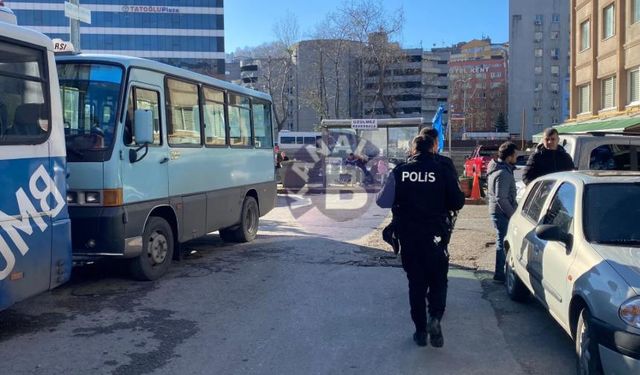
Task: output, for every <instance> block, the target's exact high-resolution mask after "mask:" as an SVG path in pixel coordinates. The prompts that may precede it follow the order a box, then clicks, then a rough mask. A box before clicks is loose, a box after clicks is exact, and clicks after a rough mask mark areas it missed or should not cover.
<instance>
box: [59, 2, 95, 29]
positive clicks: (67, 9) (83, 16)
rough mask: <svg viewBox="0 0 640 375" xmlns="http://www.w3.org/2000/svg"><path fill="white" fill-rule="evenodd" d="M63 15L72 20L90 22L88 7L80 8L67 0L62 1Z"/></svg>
mask: <svg viewBox="0 0 640 375" xmlns="http://www.w3.org/2000/svg"><path fill="white" fill-rule="evenodd" d="M64 15H65V16H66V17H69V18H71V19H73V20H78V21H80V22H84V23H88V24H91V11H90V10H89V9H88V8H81V7H79V6H77V5H75V4H72V3H70V2H68V1H65V2H64Z"/></svg>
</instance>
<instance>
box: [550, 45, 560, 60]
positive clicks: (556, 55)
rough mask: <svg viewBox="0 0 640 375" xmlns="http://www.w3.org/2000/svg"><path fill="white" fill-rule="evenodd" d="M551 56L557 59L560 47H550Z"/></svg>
mask: <svg viewBox="0 0 640 375" xmlns="http://www.w3.org/2000/svg"><path fill="white" fill-rule="evenodd" d="M549 54H550V55H551V58H552V59H554V60H558V59H559V58H560V49H559V48H551V50H550V51H549Z"/></svg>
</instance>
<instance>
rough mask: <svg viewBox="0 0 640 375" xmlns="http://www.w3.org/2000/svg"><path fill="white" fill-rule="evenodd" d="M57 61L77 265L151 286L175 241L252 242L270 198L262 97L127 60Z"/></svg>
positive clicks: (269, 136) (267, 125) (267, 108)
mask: <svg viewBox="0 0 640 375" xmlns="http://www.w3.org/2000/svg"><path fill="white" fill-rule="evenodd" d="M57 64H58V65H57V67H58V75H59V80H60V90H61V91H60V92H61V99H62V108H63V109H62V111H63V117H64V130H65V135H66V146H67V154H68V155H67V157H68V160H67V161H68V170H69V177H68V182H69V190H68V193H67V203H68V206H69V215H70V217H71V223H72V235H73V239H72V243H73V254H74V258H75V259H78V260H80V259H84V260H86V259H87V258H88V259H95V258H97V257H111V258H120V259H126V260H127V262H128V263H129V267H130V270H131V272H132V275H133V276H134V277H135V278H137V279H141V280H155V279H157V278H158V277H160V276H162V275H163V274H164V273H165V272H167V269H168V267H169V265H170V263H171V260H172V259H174V258H176V257H179V254H180V251H179V248H180V244H181V243H184V242H186V241H189V240H191V239H194V238H197V237H200V236H203V235H205V234H207V233H209V232H212V231H216V230H219V232H220V236H221V237H222V239H223V240H225V241H234V242H247V241H251V240H253V239H254V237H255V236H256V233H257V230H258V220H259V217H260V216H262V215H264V214H266V213H267V212H269V211H270V210H271V209H272V208H273V207H274V206H275V197H276V182H275V173H274V155H273V130H272V122H271V118H272V115H271V98H270V97H269V95H267V94H264V93H261V92H258V91H253V90H249V89H246V88H243V87H241V86H238V85H234V84H231V83H228V82H225V81H221V80H217V79H214V78H212V77H208V76H205V75H201V74H197V73H193V72H190V71H187V70H184V69H180V68H176V67H173V66H169V65H165V64H162V63H159V62H156V61H151V60H146V59H141V58H135V57H129V56H116V55H85V54H79V55H66V56H58V57H57Z"/></svg>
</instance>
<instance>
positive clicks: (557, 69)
mask: <svg viewBox="0 0 640 375" xmlns="http://www.w3.org/2000/svg"><path fill="white" fill-rule="evenodd" d="M551 74H552V75H554V76H556V77H557V76H558V75H560V67H559V66H558V65H551Z"/></svg>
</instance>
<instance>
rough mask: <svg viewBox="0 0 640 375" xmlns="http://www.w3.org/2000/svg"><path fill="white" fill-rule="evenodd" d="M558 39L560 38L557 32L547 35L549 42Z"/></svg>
mask: <svg viewBox="0 0 640 375" xmlns="http://www.w3.org/2000/svg"><path fill="white" fill-rule="evenodd" d="M559 37H560V32H559V31H552V32H551V33H549V38H550V39H551V40H557V39H558V38H559Z"/></svg>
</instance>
